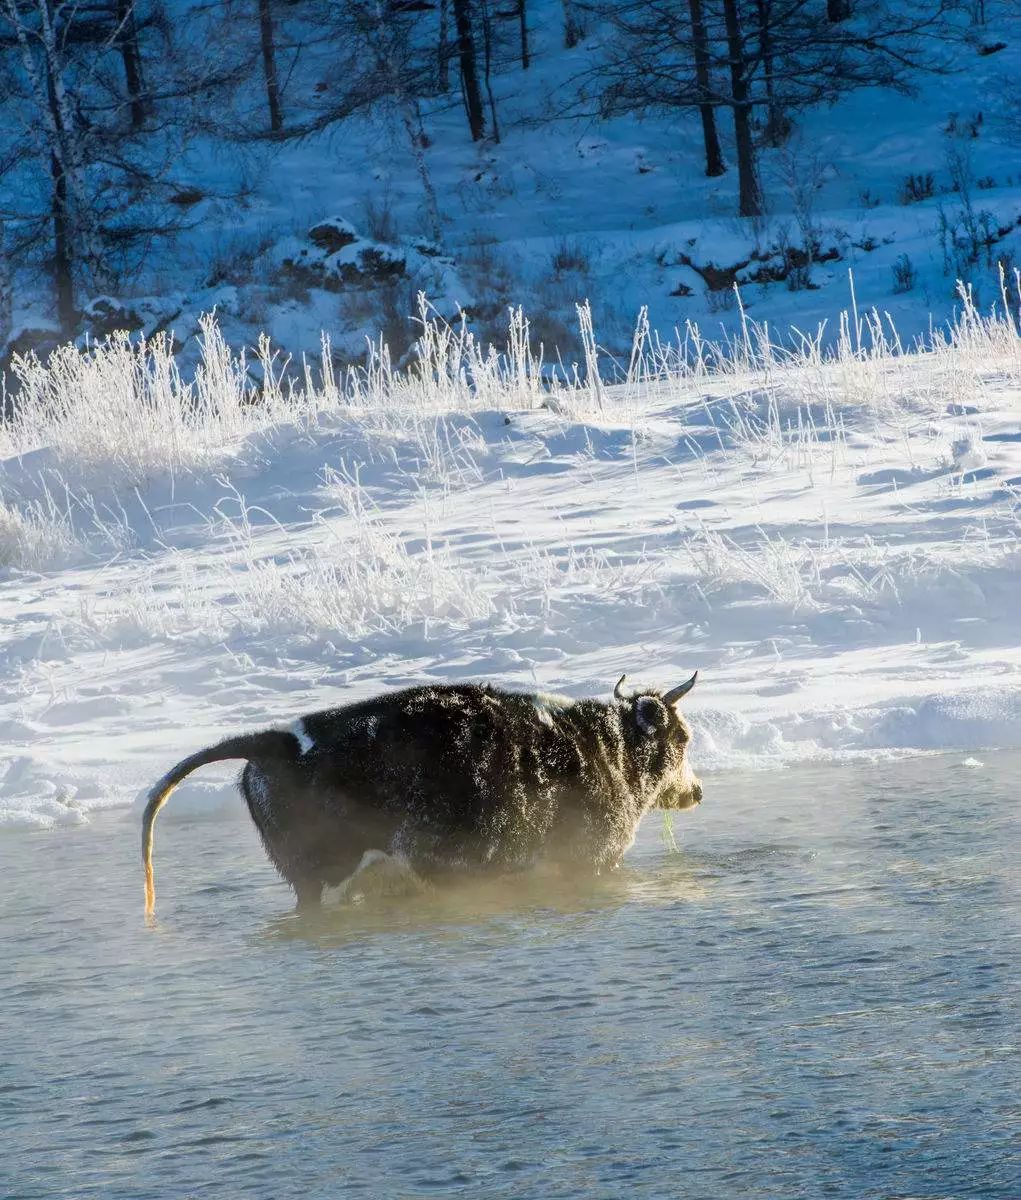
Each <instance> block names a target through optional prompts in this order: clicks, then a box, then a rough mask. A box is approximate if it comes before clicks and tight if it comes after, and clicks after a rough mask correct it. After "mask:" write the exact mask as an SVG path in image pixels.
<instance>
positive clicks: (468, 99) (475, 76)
mask: <svg viewBox="0 0 1021 1200" xmlns="http://www.w3.org/2000/svg"><path fill="white" fill-rule="evenodd" d="M451 2H452V4H453V6H454V22H455V24H456V25H457V50H458V55H459V57H460V60H461V89H462V91H463V93H464V105H465V108H466V109H467V112H468V128H469V129H470V130H471V135H472V141H473V142H478V141H481V139H482V138H484V137H485V136H486V117H485V113H484V112H483V107H482V92H481V90H480V89H479V72H478V65H477V63H476V58H475V39H474V37H473V35H472V13H471V0H451Z"/></svg>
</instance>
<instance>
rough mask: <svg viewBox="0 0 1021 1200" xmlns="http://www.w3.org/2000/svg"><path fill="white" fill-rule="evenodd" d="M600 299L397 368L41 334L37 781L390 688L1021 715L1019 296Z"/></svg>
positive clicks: (379, 354) (32, 490)
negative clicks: (642, 316) (709, 306)
mask: <svg viewBox="0 0 1021 1200" xmlns="http://www.w3.org/2000/svg"><path fill="white" fill-rule="evenodd" d="M579 317H580V323H581V331H582V334H581V341H582V344H583V345H585V346H586V347H587V350H586V355H585V360H584V361H581V362H579V363H578V364H577V366H575V364H573V363H572V364H564V363H552V364H551V363H548V362H545V361H543V359H542V358H541V356H540V355H539V352H538V348H537V347H535V346H534V345H533V344H532V342H531V340H530V338H529V336H528V329H527V322H526V320H525V317H524V316H523V314H521V313H520V312H518V311H513V312H512V313H511V314H510V323H509V330H510V332H509V337H508V343H507V345H506V346H505V347H503V348H501V349H500V350H499V351H497V350H495V349H493V348H491V347H488V346H485V347H484V346H482V345H481V344H480V343H479V342H478V340H477V339H476V338H474V337H473V335H472V334H471V331H470V330H468V329H466V328H455V327H451V326H448V325H446V324H444V323H443V322H441V321H438V320H430V319H429V318H428V314H427V313H423V319H424V324H423V337H422V340H421V343H420V346H419V353H418V356H417V358H415V359H414V361H412V362H410V363H409V364H407V365H406V366H404V367H402V368H400V369H398V368H397V367H396V366H394V365H393V363H392V362H391V361H390V357H389V355H388V353H387V351H386V348H385V347H378V348H377V349H376V351H375V352H374V353H373V354H372V355H371V356H370V359H369V362H368V364H367V366H366V367H365V368H364V369H362V370H359V371H349V372H346V373H344V374H343V375H337V374H335V373H334V372H332V371H331V369H330V367H329V365H328V364H329V362H330V356H329V353H328V347H327V348H326V351H325V352H324V355H323V357H322V359H321V360H320V361H317V362H315V363H309V364H307V365H306V364H301V365H300V366H299V367H298V369H297V370H295V369H294V368H295V364H291V369H290V370H289V371H286V372H285V370H284V369H283V367H284V364H282V363H280V362H279V361H275V360H274V359H273V356H272V351H271V349H270V348H269V347H268V346H267V345H265V344H264V347H263V361H262V363H261V364H260V367H259V370H258V371H257V372H252V371H250V370H249V369H248V367H247V365H246V364H245V362H244V360H243V359H241V358H239V357H236V356H233V355H231V354H230V352H229V351H228V349H227V347H226V345H225V344H224V342H223V339H222V338H221V337H220V336H219V335H218V333H217V331H216V328H215V326H214V325H213V324H212V323H209V324H207V339H206V344H207V355H208V358H207V361H206V362H205V363H204V364H203V367H202V370H201V372H200V373H199V375H198V377H197V378H196V379H195V380H185V379H183V378H182V377H181V375H180V374H179V373H178V371H177V369H176V366H175V362H174V358H173V355H172V354H171V352H170V347H169V345H168V344H167V343H165V342H161V341H159V340H157V341H155V342H152V343H148V344H145V345H141V344H135V345H131V344H129V343H128V342H126V341H124V340H115V341H114V342H111V343H110V344H108V345H105V346H101V347H96V348H95V349H93V350H92V351H91V352H88V353H84V352H80V351H77V350H68V351H65V352H62V353H61V354H60V355H59V356H58V357H57V359H56V361H55V362H53V363H52V364H50V365H49V366H43V365H41V364H37V363H27V364H25V365H24V375H25V379H26V383H27V384H28V385H29V386H27V387H26V389H25V391H24V392H23V394H22V395H21V397H20V398H19V403H18V409H17V413H16V416H15V419H14V420H13V421H12V422H10V423H9V424H7V425H5V426H3V427H2V428H0V472H2V474H0V495H2V497H3V503H4V507H3V509H2V510H0V589H2V599H3V611H4V613H5V618H4V620H3V621H2V622H0V659H2V660H3V662H4V663H5V666H4V671H5V679H4V682H5V683H6V684H7V688H6V691H5V694H6V695H7V696H8V697H9V698H8V699H6V700H4V701H0V729H2V730H3V731H4V735H5V738H6V740H7V742H8V744H9V745H10V746H12V747H13V748H14V750H13V752H14V753H16V754H17V755H20V756H21V757H23V758H25V757H28V758H31V760H32V763H33V772H35V773H34V774H33V775H32V778H33V779H35V778H37V777H40V776H39V773H40V772H41V773H42V776H41V777H46V778H51V779H53V780H59V783H60V788H61V789H64V790H66V788H67V787H68V779H69V778H74V777H75V774H76V772H77V773H80V774H81V776H82V778H83V779H86V780H91V785H92V791H91V792H90V793H89V795H90V796H95V797H96V798H97V799H98V798H100V797H106V798H107V799H109V798H111V797H112V798H113V799H115V800H121V799H125V798H130V797H128V796H127V792H129V791H131V789H132V788H133V787H134V786H135V783H136V782H137V783H139V784H140V783H141V782H143V781H144V780H145V779H147V778H148V777H149V776H151V775H152V774H153V767H154V765H155V764H154V761H153V760H154V757H159V758H160V764H159V765H160V767H162V766H163V765H165V764H164V763H163V761H162V760H163V758H164V757H174V756H175V755H177V756H179V752H183V751H184V750H185V749H187V748H189V747H192V746H193V745H194V744H195V743H197V742H199V741H202V740H204V739H206V738H207V737H208V738H213V737H215V736H218V735H219V734H221V733H224V732H227V731H229V730H230V729H233V728H235V727H236V726H238V725H244V726H246V727H247V726H251V725H257V724H261V723H265V722H267V721H270V720H276V719H278V718H280V717H284V716H289V715H291V714H293V713H294V712H296V711H302V710H305V709H309V708H315V707H321V706H325V705H328V704H333V703H338V702H342V701H343V700H345V699H351V698H356V697H357V696H360V695H364V694H367V693H370V692H374V691H378V690H379V689H380V688H381V687H386V686H397V685H399V684H402V683H408V682H412V681H416V680H419V681H420V680H421V679H423V678H432V679H451V678H465V677H468V678H499V679H501V680H503V681H509V682H511V683H517V684H519V685H521V686H537V685H538V686H542V687H544V688H549V689H552V690H558V691H565V692H567V693H569V694H575V695H579V694H593V693H595V694H602V693H604V692H605V691H606V690H607V689H608V688H609V686H610V685H612V682H613V680H615V679H616V678H617V677H618V676H619V675H620V674H621V673H622V672H624V671H627V672H628V674H629V675H632V676H637V677H638V678H639V679H645V680H648V681H650V682H660V683H664V684H667V683H669V682H671V681H672V680H674V679H675V678H681V677H683V674H684V673H687V674H690V672H691V670H692V669H693V668H695V667H698V668H699V669H700V671H701V672H702V680H703V682H702V684H701V686H700V689H699V693H698V694H697V695H696V697H694V698H693V701H694V703H693V712H694V717H695V721H696V729H697V731H698V733H699V735H700V741H701V745H702V762H703V764H704V765H709V766H712V765H725V764H727V763H730V762H734V761H741V762H746V763H747V762H752V761H754V762H757V763H759V762H765V763H771V762H772V763H779V762H789V761H793V760H797V759H801V758H811V757H820V756H827V755H831V756H833V755H836V756H839V755H842V754H847V753H872V752H874V751H875V749H876V747H880V748H893V749H904V748H908V747H911V746H932V745H955V744H965V743H967V744H968V745H982V744H987V743H988V742H999V743H1003V742H1007V743H1010V744H1016V743H1021V704H1019V702H1018V700H1017V695H1018V680H1019V679H1021V651H1019V650H1018V647H1019V646H1021V614H1019V612H1018V611H1017V604H1016V594H1017V579H1018V565H1019V553H1021V552H1019V537H1021V515H1019V514H1021V506H1019V503H1018V499H1019V494H1021V428H1019V413H1021V357H1019V352H1018V347H1019V343H1021V337H1019V333H1018V329H1017V327H1016V325H1015V324H1014V323H1013V320H1012V318H1011V317H1010V316H1009V315H1005V313H1004V310H1003V309H1002V307H1001V308H1000V309H999V310H998V311H996V312H989V313H980V312H979V311H978V310H977V309H976V308H975V307H974V305H971V304H970V303H969V302H968V297H967V294H965V296H964V297H963V300H962V310H961V316H960V318H959V320H958V321H957V323H956V324H955V325H954V326H953V327H951V328H948V329H946V330H944V331H942V332H940V333H938V334H934V335H933V336H932V337H931V338H930V339H929V340H928V342H927V343H926V344H925V345H922V346H916V347H914V348H907V347H905V346H903V345H902V344H901V343H900V341H899V340H898V338H897V336H896V333H895V332H894V331H893V330H892V329H891V328H890V325H889V323H888V322H887V321H886V319H885V317H883V316H882V315H881V314H878V313H870V314H867V315H865V316H856V315H855V314H854V312H853V311H852V312H850V313H848V314H845V315H844V316H843V317H842V318H841V319H840V321H841V328H842V330H843V335H842V336H841V337H840V338H839V339H838V340H837V343H836V345H835V346H834V347H833V348H832V349H831V350H826V349H825V348H824V345H825V342H824V339H823V337H822V336H821V335H819V334H816V335H813V336H811V337H807V336H806V337H802V338H800V340H799V339H798V338H797V337H794V338H790V337H786V338H784V339H782V343H783V344H782V345H778V344H776V343H775V342H774V341H773V340H772V339H771V338H770V337H769V331H768V330H766V329H765V328H764V327H762V326H759V325H757V324H754V323H753V322H752V321H751V320H750V319H747V320H746V321H745V323H744V326H743V329H742V333H741V335H740V336H739V337H738V338H736V339H735V340H732V341H730V342H723V343H715V344H713V343H709V342H707V341H706V340H705V339H703V338H702V337H701V335H700V333H699V331H698V330H697V329H695V328H694V327H689V328H688V329H687V330H685V331H684V332H683V333H681V334H679V335H678V337H677V338H676V339H675V341H674V342H673V343H671V344H670V345H665V344H663V343H662V342H660V341H659V340H657V339H656V338H655V336H654V335H653V334H651V333H650V331H649V327H648V325H647V324H645V323H644V321H640V322H639V325H638V328H637V331H636V335H635V339H634V345H633V348H632V351H631V353H630V354H629V355H628V356H626V357H625V359H624V360H622V361H620V362H619V363H618V362H614V361H613V360H612V359H611V358H610V357H609V356H607V355H605V354H604V352H603V351H602V349H601V348H600V346H599V344H598V341H597V340H596V335H595V332H594V330H593V328H592V325H591V314H590V313H588V311H587V310H586V309H584V308H583V309H582V310H581V312H580V313H579ZM599 372H601V375H600V374H599ZM93 404H95V406H96V413H93V412H92V405H93ZM8 613H10V614H13V615H12V616H11V617H9V618H8V617H7V616H6V614H8ZM949 696H953V697H954V702H953V704H951V703H950V702H949V700H947V701H946V703H944V700H943V699H941V697H949ZM962 696H963V697H964V699H963V700H962V699H961V697H962ZM962 713H965V714H971V715H967V716H966V717H965V716H962V715H961V714H962ZM976 713H977V714H978V715H975V714H976ZM910 714H915V715H914V716H911V715H910ZM933 714H936V715H933ZM164 749H165V750H166V754H164V753H163V750H164ZM19 778H21V776H20V775H19ZM129 784H130V786H129ZM40 794H41V793H40ZM91 802H92V801H91V800H90V803H91ZM4 803H5V797H4V795H3V791H2V788H0V809H2V808H3V805H4ZM12 803H13V802H12ZM32 804H33V801H32V798H31V795H30V794H29V793H28V792H27V791H25V790H24V789H22V791H19V792H18V793H17V798H16V807H17V808H18V812H22V813H23V814H24V819H25V820H27V821H31V820H32V819H34V818H33V817H32V815H31V814H32V813H33V812H34V811H35V810H34V809H33V807H32Z"/></svg>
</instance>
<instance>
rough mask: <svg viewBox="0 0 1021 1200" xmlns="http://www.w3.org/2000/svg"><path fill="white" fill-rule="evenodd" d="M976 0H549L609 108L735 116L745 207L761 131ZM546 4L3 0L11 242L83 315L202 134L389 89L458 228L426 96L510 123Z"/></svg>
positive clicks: (898, 73) (780, 134)
mask: <svg viewBox="0 0 1021 1200" xmlns="http://www.w3.org/2000/svg"><path fill="white" fill-rule="evenodd" d="M982 7H983V8H984V6H982ZM975 8H976V6H975V4H974V0H967V3H965V0H896V3H886V2H885V0H561V2H560V5H559V7H550V6H547V7H545V8H544V9H543V10H542V16H543V19H545V20H547V21H548V20H550V19H555V20H556V21H557V23H558V26H559V29H558V33H559V37H560V40H561V42H562V45H563V46H564V48H565V49H566V50H571V49H573V48H574V47H576V46H578V44H579V43H580V42H581V41H582V40H583V39H585V38H591V39H592V40H591V41H590V42H588V43H586V48H585V50H584V51H582V52H581V54H582V59H580V60H579V61H583V62H584V64H585V70H586V71H587V72H588V73H589V75H590V76H592V77H594V78H595V81H596V91H597V93H598V94H599V96H600V97H601V109H602V111H603V113H604V114H612V113H621V112H641V111H645V110H652V109H661V110H667V109H673V110H686V109H688V110H692V111H693V112H697V114H698V118H699V120H700V122H701V128H702V133H703V141H704V154H705V163H704V170H705V172H706V174H707V175H721V174H723V173H725V172H726V171H728V170H729V169H730V167H731V164H729V163H728V162H727V154H725V152H724V140H725V139H724V137H722V136H721V128H720V120H721V116H725V117H726V130H725V132H726V134H727V135H728V138H729V140H730V143H731V144H732V145H733V154H734V163H733V168H734V169H735V171H736V175H737V180H738V191H739V209H740V212H741V214H742V215H746V216H754V215H757V214H758V213H760V212H761V211H762V207H763V201H762V195H761V188H760V185H759V179H758V164H757V156H758V153H759V150H760V148H761V146H763V145H778V144H780V143H781V142H782V141H783V140H784V138H785V137H786V136H787V133H788V131H789V129H790V126H791V121H792V119H793V118H794V117H795V116H796V114H797V113H799V112H800V111H802V110H804V109H805V108H807V107H809V106H811V105H813V104H819V103H824V102H828V101H832V100H833V99H835V98H836V97H837V96H839V95H840V94H841V93H843V92H845V91H847V90H849V89H852V88H856V87H861V86H865V85H871V84H883V85H885V86H888V87H892V88H900V89H906V88H909V87H910V86H911V82H912V79H913V77H914V76H915V75H916V74H917V72H919V71H921V70H931V69H933V68H938V67H939V65H940V63H939V46H940V38H942V37H944V36H945V34H946V32H947V30H948V29H949V28H950V26H951V24H952V22H953V20H954V19H957V23H958V25H960V24H961V23H962V21H963V20H964V17H963V16H962V10H963V9H969V10H973V9H975ZM966 15H967V16H970V17H971V19H973V20H976V21H977V20H979V19H980V17H979V16H978V15H976V13H975V12H974V11H969V12H968V13H967V14H966ZM538 19H539V14H538V12H537V10H536V8H535V6H534V0H533V4H532V5H529V0H189V3H188V4H187V5H186V4H184V3H182V2H181V0H0V121H2V124H0V187H2V189H3V198H2V200H0V221H2V223H3V228H4V250H5V253H6V257H7V260H8V261H9V262H10V263H12V264H14V265H18V264H20V263H22V262H29V261H35V262H36V263H37V264H39V265H43V266H45V268H46V270H47V271H48V272H49V274H50V277H51V279H52V295H53V309H54V312H55V314H56V317H57V320H58V323H59V325H60V327H61V329H62V330H64V331H65V332H70V331H72V330H73V329H74V327H75V323H76V319H77V314H78V311H79V308H80V306H81V303H82V301H83V299H84V298H85V297H87V296H88V295H90V294H95V293H96V292H97V291H99V290H102V289H104V288H106V287H108V286H113V285H114V284H115V283H116V281H117V280H118V279H123V278H124V277H125V276H129V275H130V273H131V271H132V270H133V269H135V268H136V267H137V265H138V264H139V263H140V262H141V261H142V259H143V258H144V255H145V253H146V251H147V249H148V248H149V247H150V246H151V245H152V244H153V241H154V239H157V238H161V237H166V236H169V235H172V234H173V233H174V232H175V231H176V230H178V229H180V228H181V226H182V225H183V224H186V223H187V220H188V217H187V206H186V205H181V204H180V199H181V193H180V182H181V181H180V179H179V177H178V175H177V171H178V169H179V166H180V163H181V161H182V154H183V153H184V151H185V150H186V149H187V147H188V146H189V145H190V144H191V142H192V141H193V140H194V139H196V138H201V137H206V138H210V139H219V140H221V141H223V142H231V141H233V142H235V143H238V144H250V143H251V142H253V141H257V140H260V139H263V140H267V141H282V140H284V139H291V138H293V139H298V138H305V137H309V136H311V135H313V134H316V133H318V132H321V131H323V130H327V129H331V128H333V127H336V126H340V125H342V123H343V122H344V121H346V120H348V119H349V118H351V117H352V116H354V115H356V114H365V113H367V112H369V111H370V110H372V111H380V110H385V111H387V112H389V114H390V115H391V116H392V118H393V119H394V122H395V127H396V128H398V129H400V130H402V131H403V134H402V136H404V137H405V138H406V141H407V145H408V149H409V152H410V153H411V155H412V157H413V160H414V162H415V165H416V168H417V170H418V173H419V178H420V182H421V189H422V193H423V197H424V204H423V208H424V211H425V214H426V219H427V223H428V224H429V226H430V227H431V233H432V235H433V236H434V237H435V238H436V239H437V240H440V239H441V236H442V229H441V222H440V212H439V205H438V202H437V198H436V196H435V193H434V191H433V188H432V182H431V178H430V173H429V148H430V144H431V143H430V138H429V136H428V134H427V132H426V130H425V128H424V123H423V118H422V105H423V101H425V100H429V102H430V104H431V105H443V104H446V105H449V106H460V107H461V108H462V109H463V112H464V119H465V129H466V134H467V136H469V137H470V138H471V139H472V140H474V141H477V142H481V141H483V140H488V141H496V140H499V138H500V136H501V122H500V112H499V107H500V106H499V103H498V100H497V92H496V88H495V87H494V81H495V80H496V79H497V78H498V77H499V76H501V75H504V76H505V75H506V73H507V72H512V71H520V72H527V71H529V70H530V68H531V66H532V63H533V59H534V50H533V43H532V39H533V33H534V28H535V26H536V24H537V21H538ZM982 19H984V12H983V13H982ZM527 79H528V77H527V76H524V75H522V77H521V83H520V86H522V87H524V86H527ZM0 290H2V289H0ZM2 308H3V298H2V297H0V312H2ZM0 340H2V339H0Z"/></svg>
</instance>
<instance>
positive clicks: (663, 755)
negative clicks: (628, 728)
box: [613, 671, 702, 809]
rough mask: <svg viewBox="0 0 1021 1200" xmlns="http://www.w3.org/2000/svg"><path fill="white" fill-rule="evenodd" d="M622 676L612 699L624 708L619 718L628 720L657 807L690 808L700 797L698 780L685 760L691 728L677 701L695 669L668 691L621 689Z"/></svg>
mask: <svg viewBox="0 0 1021 1200" xmlns="http://www.w3.org/2000/svg"><path fill="white" fill-rule="evenodd" d="M625 678H626V676H624V675H622V676H621V677H620V679H618V680H617V685H616V687H615V688H614V689H613V698H614V700H616V701H617V702H618V703H619V704H620V705H621V706H622V707H623V708H624V709H625V712H624V713H623V714H622V719H623V721H624V722H625V723H630V724H631V725H632V729H633V735H634V738H635V746H636V750H637V751H638V753H639V755H640V757H641V758H642V760H643V761H646V762H648V764H649V769H650V773H651V774H652V775H653V778H654V780H655V781H656V782H655V783H654V788H655V800H654V803H655V806H656V807H657V808H671V809H682V808H694V806H695V805H696V804H699V803H700V802H701V800H702V783H701V781H700V780H699V779H697V778H696V776H695V773H694V771H693V770H692V769H691V764H690V763H689V762H688V753H687V751H688V743H689V742H690V741H691V729H690V727H689V726H688V723H687V721H685V719H684V717H683V716H682V715H681V711H680V707H679V706H680V702H681V700H682V699H683V698H684V697H685V696H686V695H687V694H688V693H689V692H690V691H691V689H692V688H693V687H694V686H695V681H696V680H697V679H698V672H697V671H696V672H695V674H694V675H692V677H691V678H690V679H688V680H686V681H685V682H684V683H682V684H679V685H678V686H677V687H675V688H671V689H670V691H668V692H655V691H647V692H638V693H636V694H635V695H633V696H628V695H627V694H626V693H625V692H624V690H623V683H624V680H625Z"/></svg>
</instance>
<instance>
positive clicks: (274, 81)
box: [259, 0, 284, 133]
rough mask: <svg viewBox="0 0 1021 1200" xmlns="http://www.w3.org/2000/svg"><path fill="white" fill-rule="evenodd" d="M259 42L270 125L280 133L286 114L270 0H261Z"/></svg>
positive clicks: (272, 130)
mask: <svg viewBox="0 0 1021 1200" xmlns="http://www.w3.org/2000/svg"><path fill="white" fill-rule="evenodd" d="M259 43H260V45H261V47H262V74H263V79H264V80H265V82H266V103H267V105H268V107H269V127H270V131H271V132H272V133H279V132H280V130H281V129H283V127H284V114H283V108H282V107H281V104H280V81H279V79H278V78H277V62H276V42H275V40H274V37H273V12H272V10H271V8H270V0H259Z"/></svg>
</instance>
